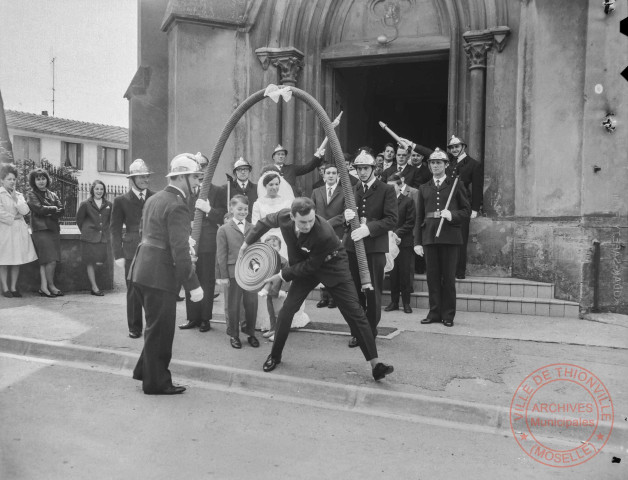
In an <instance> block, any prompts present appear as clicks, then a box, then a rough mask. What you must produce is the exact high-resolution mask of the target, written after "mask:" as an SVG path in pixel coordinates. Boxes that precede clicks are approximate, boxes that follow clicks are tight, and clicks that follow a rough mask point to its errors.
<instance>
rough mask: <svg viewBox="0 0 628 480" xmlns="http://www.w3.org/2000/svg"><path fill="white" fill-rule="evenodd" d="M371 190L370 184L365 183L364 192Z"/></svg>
mask: <svg viewBox="0 0 628 480" xmlns="http://www.w3.org/2000/svg"><path fill="white" fill-rule="evenodd" d="M368 191H369V186H368V185H367V184H366V183H365V184H364V193H365V194H366V192H368Z"/></svg>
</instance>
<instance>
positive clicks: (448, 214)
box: [440, 210, 451, 222]
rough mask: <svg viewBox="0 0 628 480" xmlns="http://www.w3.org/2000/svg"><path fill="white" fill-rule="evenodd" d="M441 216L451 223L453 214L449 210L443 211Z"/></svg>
mask: <svg viewBox="0 0 628 480" xmlns="http://www.w3.org/2000/svg"><path fill="white" fill-rule="evenodd" d="M440 216H441V217H443V218H444V219H445V220H447V221H449V222H451V212H450V211H449V210H441V211H440Z"/></svg>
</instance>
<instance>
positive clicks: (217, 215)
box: [179, 152, 227, 332]
mask: <svg viewBox="0 0 628 480" xmlns="http://www.w3.org/2000/svg"><path fill="white" fill-rule="evenodd" d="M195 157H196V159H197V161H198V164H199V168H200V169H201V171H202V172H204V171H205V169H206V168H207V165H209V159H208V158H207V157H206V156H205V155H202V154H201V153H200V152H199V153H197V154H196V155H195ZM191 197H192V199H195V203H194V206H193V208H191V212H190V214H191V218H192V220H194V213H195V211H196V209H199V210H201V211H202V212H203V213H204V215H203V222H202V224H201V237H200V239H199V242H198V245H197V246H196V248H195V251H196V255H197V257H198V259H197V261H196V276H197V277H198V280H199V282H200V285H201V288H202V289H203V292H204V296H203V300H201V301H200V302H193V301H192V300H191V298H190V292H189V291H187V290H186V292H185V311H186V313H187V320H188V321H187V323H184V324H183V325H179V328H180V329H181V330H187V329H190V328H196V327H199V331H201V332H208V331H209V330H211V325H210V322H209V321H210V320H211V319H212V318H213V313H214V290H215V288H216V234H217V233H218V227H219V226H220V225H222V223H223V220H224V218H225V213H227V199H226V198H224V195H223V194H222V189H221V188H220V187H216V186H215V185H210V187H209V193H208V194H207V200H201V199H200V198H197V196H196V195H192V196H191Z"/></svg>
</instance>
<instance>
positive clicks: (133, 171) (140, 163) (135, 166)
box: [127, 158, 153, 177]
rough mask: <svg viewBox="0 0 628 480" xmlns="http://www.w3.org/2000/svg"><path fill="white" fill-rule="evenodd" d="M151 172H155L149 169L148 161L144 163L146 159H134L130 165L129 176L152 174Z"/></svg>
mask: <svg viewBox="0 0 628 480" xmlns="http://www.w3.org/2000/svg"><path fill="white" fill-rule="evenodd" d="M151 173H153V172H151V171H150V170H149V169H148V167H147V166H146V163H144V160H142V159H141V158H138V159H137V160H134V161H133V163H131V165H129V174H128V175H127V177H135V176H137V175H150V174H151Z"/></svg>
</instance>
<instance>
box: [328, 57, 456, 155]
mask: <svg viewBox="0 0 628 480" xmlns="http://www.w3.org/2000/svg"><path fill="white" fill-rule="evenodd" d="M448 76H449V62H448V58H447V57H444V58H438V59H433V57H432V59H430V60H427V61H415V62H412V63H410V62H406V63H388V64H385V65H370V66H347V67H343V66H340V67H336V68H334V69H333V87H334V88H333V92H334V104H335V105H334V111H335V112H339V111H341V110H342V111H344V114H343V118H342V121H341V124H340V127H339V128H338V132H339V134H340V142H341V145H342V147H343V150H344V151H346V152H349V153H355V151H356V149H357V148H359V147H360V146H364V145H367V146H370V147H372V148H373V149H374V150H375V152H376V153H379V152H381V151H383V150H384V145H385V144H386V143H388V142H394V140H393V138H392V137H391V136H390V135H389V134H388V133H387V132H385V131H384V130H383V129H382V128H381V127H380V126H379V122H380V121H381V122H384V123H385V124H386V125H388V127H389V128H391V129H392V130H393V131H394V132H395V133H397V135H399V136H401V137H404V138H407V139H409V140H412V141H414V142H416V143H418V144H420V145H424V146H426V147H429V148H432V149H433V148H435V147H437V146H439V147H441V148H444V146H445V142H446V139H447V93H448V83H449V82H448V78H449V77H448Z"/></svg>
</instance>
